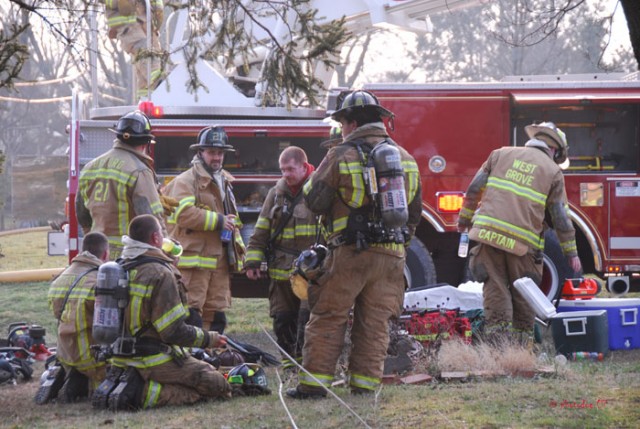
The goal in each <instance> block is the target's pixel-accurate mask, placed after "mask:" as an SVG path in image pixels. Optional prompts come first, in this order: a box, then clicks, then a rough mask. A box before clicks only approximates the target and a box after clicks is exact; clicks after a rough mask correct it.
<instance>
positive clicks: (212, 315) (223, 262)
mask: <svg viewBox="0 0 640 429" xmlns="http://www.w3.org/2000/svg"><path fill="white" fill-rule="evenodd" d="M189 149H190V150H192V151H195V152H196V153H195V155H194V157H193V159H192V161H191V165H192V166H191V168H189V169H188V170H187V171H185V172H183V173H182V174H180V175H179V176H177V177H176V178H175V179H173V180H172V181H171V182H170V183H169V184H168V185H167V186H166V189H165V193H166V194H167V195H169V196H171V197H172V198H174V199H176V200H177V201H178V202H179V206H178V208H177V209H176V211H175V213H174V214H173V215H171V216H170V217H169V219H168V222H167V224H168V225H167V228H168V229H169V234H170V236H171V237H172V238H174V239H176V240H177V241H178V242H179V243H180V244H181V245H182V247H183V249H184V250H183V253H182V255H181V257H180V259H179V260H178V268H179V269H180V271H181V272H182V276H183V281H184V284H185V286H186V288H187V291H188V295H187V296H188V299H189V307H190V308H192V309H193V310H192V311H194V312H196V313H197V314H199V315H200V317H201V318H202V322H200V323H201V324H202V326H204V328H205V329H210V330H212V331H217V332H220V333H223V332H224V330H225V328H226V326H227V318H226V314H225V310H226V309H227V308H229V307H231V288H230V280H229V273H230V271H236V270H238V271H239V270H242V267H243V262H244V251H245V248H244V243H243V241H242V237H241V236H240V228H241V227H242V224H241V222H240V218H239V217H238V209H237V207H236V201H235V197H234V194H233V189H232V186H231V184H232V182H233V180H234V178H233V176H232V175H231V174H230V173H229V172H227V171H226V170H224V169H223V168H222V167H223V164H224V159H225V155H226V154H227V153H232V152H235V149H234V148H233V146H232V145H230V144H229V138H228V136H227V133H226V131H225V130H224V128H223V127H221V126H218V125H214V126H211V127H206V128H203V129H202V130H201V131H200V133H199V135H198V138H197V142H196V143H195V144H192V145H191V146H190V148H189Z"/></svg>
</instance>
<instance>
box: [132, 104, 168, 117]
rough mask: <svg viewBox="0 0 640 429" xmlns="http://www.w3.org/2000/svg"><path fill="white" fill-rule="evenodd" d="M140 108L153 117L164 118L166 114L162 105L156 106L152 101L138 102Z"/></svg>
mask: <svg viewBox="0 0 640 429" xmlns="http://www.w3.org/2000/svg"><path fill="white" fill-rule="evenodd" d="M138 109H140V111H141V112H142V113H144V114H145V115H147V116H149V117H151V118H162V116H163V115H164V111H163V109H162V106H156V105H154V104H153V102H152V101H141V102H140V104H138Z"/></svg>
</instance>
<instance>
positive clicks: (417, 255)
mask: <svg viewBox="0 0 640 429" xmlns="http://www.w3.org/2000/svg"><path fill="white" fill-rule="evenodd" d="M404 281H405V289H413V288H418V287H422V286H426V285H435V284H436V283H437V276H436V266H435V265H434V263H433V259H432V258H431V254H430V253H429V250H427V247H426V246H425V245H424V244H423V243H422V241H420V239H418V238H417V237H414V238H413V239H412V240H411V243H410V244H409V247H408V248H407V259H406V261H405V265H404Z"/></svg>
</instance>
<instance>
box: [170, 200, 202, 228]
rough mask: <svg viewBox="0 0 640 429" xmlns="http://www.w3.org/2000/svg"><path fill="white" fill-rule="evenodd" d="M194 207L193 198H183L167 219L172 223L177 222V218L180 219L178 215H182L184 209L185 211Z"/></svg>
mask: <svg viewBox="0 0 640 429" xmlns="http://www.w3.org/2000/svg"><path fill="white" fill-rule="evenodd" d="M195 205H196V197H195V196H190V197H185V198H183V199H181V200H180V202H179V203H178V207H177V208H176V210H175V211H174V212H173V214H172V215H171V216H170V217H169V219H171V221H172V223H175V222H177V220H178V218H179V217H180V213H182V211H183V210H184V209H186V208H187V207H193V206H195Z"/></svg>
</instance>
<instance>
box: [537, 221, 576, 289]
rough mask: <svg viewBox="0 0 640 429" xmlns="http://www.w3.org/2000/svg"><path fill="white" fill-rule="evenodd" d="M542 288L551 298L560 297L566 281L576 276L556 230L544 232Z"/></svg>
mask: <svg viewBox="0 0 640 429" xmlns="http://www.w3.org/2000/svg"><path fill="white" fill-rule="evenodd" d="M543 264H544V267H543V271H542V282H541V284H540V289H541V290H542V293H544V294H545V295H546V296H547V298H549V300H551V301H553V300H554V299H556V298H557V297H558V295H559V294H560V291H561V290H562V286H563V285H564V281H565V280H566V279H570V278H573V277H574V272H573V270H572V269H571V267H570V266H569V263H568V262H567V258H565V256H564V254H563V253H562V248H561V247H560V241H559V240H558V236H557V235H556V232H555V231H554V230H552V229H548V230H546V231H545V233H544V260H543Z"/></svg>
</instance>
